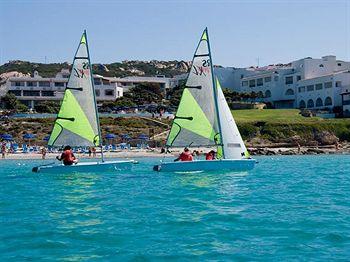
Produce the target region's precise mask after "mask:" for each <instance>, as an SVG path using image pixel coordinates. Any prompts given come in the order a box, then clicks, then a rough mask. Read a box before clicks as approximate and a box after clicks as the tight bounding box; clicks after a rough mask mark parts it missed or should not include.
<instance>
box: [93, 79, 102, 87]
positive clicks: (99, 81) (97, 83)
mask: <svg viewBox="0 0 350 262" xmlns="http://www.w3.org/2000/svg"><path fill="white" fill-rule="evenodd" d="M94 85H97V86H99V85H101V79H99V78H94Z"/></svg>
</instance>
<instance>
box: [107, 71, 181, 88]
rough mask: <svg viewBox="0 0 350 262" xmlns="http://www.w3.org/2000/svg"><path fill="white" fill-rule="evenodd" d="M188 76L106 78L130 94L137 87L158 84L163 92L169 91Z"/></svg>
mask: <svg viewBox="0 0 350 262" xmlns="http://www.w3.org/2000/svg"><path fill="white" fill-rule="evenodd" d="M186 78H187V74H183V75H178V76H175V77H173V78H170V77H165V76H163V75H160V76H154V77H148V76H128V77H124V78H118V77H106V79H108V80H109V81H111V82H112V83H116V84H117V86H119V87H122V88H123V89H124V92H128V91H129V90H130V88H132V87H135V86H136V85H138V84H157V85H159V86H160V88H161V89H162V90H163V91H167V90H169V89H172V88H174V87H176V86H178V85H179V82H180V81H182V80H185V79H186Z"/></svg>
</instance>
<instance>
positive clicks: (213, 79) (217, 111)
mask: <svg viewBox="0 0 350 262" xmlns="http://www.w3.org/2000/svg"><path fill="white" fill-rule="evenodd" d="M205 32H206V34H207V38H208V50H209V57H210V69H211V78H212V82H213V92H214V104H215V109H216V110H215V111H216V118H217V121H218V127H219V133H220V143H221V144H223V137H222V131H221V123H220V116H219V106H218V98H217V96H218V90H217V88H216V83H215V78H214V69H213V59H212V58H211V49H210V41H209V34H208V28H207V27H206V28H205ZM222 158H224V159H225V151H224V146H222Z"/></svg>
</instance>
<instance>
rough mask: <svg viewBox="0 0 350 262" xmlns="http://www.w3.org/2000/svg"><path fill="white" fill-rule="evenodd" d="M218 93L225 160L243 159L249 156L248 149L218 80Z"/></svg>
mask: <svg viewBox="0 0 350 262" xmlns="http://www.w3.org/2000/svg"><path fill="white" fill-rule="evenodd" d="M216 88H217V92H218V97H217V99H218V109H219V118H220V125H221V138H222V144H223V151H224V156H225V159H242V158H246V157H248V156H249V154H248V152H247V148H246V147H245V145H244V142H243V139H242V137H241V134H240V133H239V130H238V128H237V125H236V122H235V120H234V119H233V116H232V113H231V110H230V108H229V106H228V104H227V101H226V99H225V96H224V93H223V92H222V89H221V86H220V83H219V80H218V79H216Z"/></svg>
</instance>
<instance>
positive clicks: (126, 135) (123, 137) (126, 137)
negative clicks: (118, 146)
mask: <svg viewBox="0 0 350 262" xmlns="http://www.w3.org/2000/svg"><path fill="white" fill-rule="evenodd" d="M121 138H122V139H125V140H128V139H130V136H129V134H122V135H121Z"/></svg>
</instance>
